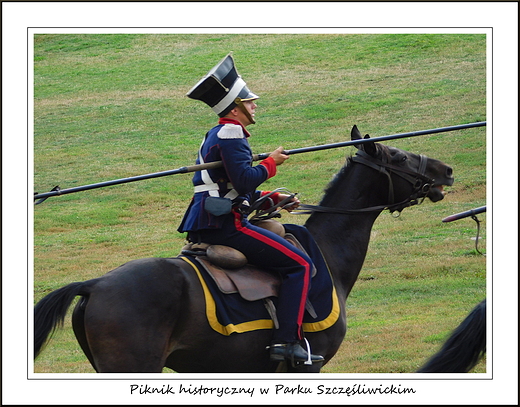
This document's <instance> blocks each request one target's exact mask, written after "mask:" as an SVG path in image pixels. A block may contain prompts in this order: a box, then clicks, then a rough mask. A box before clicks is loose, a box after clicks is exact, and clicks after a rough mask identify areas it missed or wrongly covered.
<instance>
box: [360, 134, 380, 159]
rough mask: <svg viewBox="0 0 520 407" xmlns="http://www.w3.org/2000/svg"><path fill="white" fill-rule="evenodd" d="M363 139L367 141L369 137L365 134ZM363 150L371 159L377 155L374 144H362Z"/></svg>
mask: <svg viewBox="0 0 520 407" xmlns="http://www.w3.org/2000/svg"><path fill="white" fill-rule="evenodd" d="M364 138H365V139H368V138H370V136H369V135H368V134H365V137H364ZM363 150H364V151H365V153H367V154H368V155H371V156H372V157H375V156H376V154H377V148H376V143H364V144H363Z"/></svg>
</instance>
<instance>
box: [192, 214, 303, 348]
mask: <svg viewBox="0 0 520 407" xmlns="http://www.w3.org/2000/svg"><path fill="white" fill-rule="evenodd" d="M224 216H226V219H225V221H224V224H223V227H222V228H221V229H203V230H199V231H197V232H190V234H189V238H190V240H192V241H194V242H196V241H197V240H198V238H200V240H201V241H202V242H204V243H209V244H221V245H225V246H230V247H233V248H234V249H237V250H239V251H241V252H242V253H243V254H244V255H245V256H246V257H247V259H248V262H249V263H250V264H254V265H257V266H260V267H262V268H265V269H268V270H271V271H275V272H277V273H279V274H280V276H281V277H282V284H281V287H280V292H279V295H278V306H277V316H278V322H279V324H280V328H279V329H275V330H274V332H273V341H275V342H295V341H297V340H301V339H303V330H302V323H303V314H304V312H305V303H306V300H307V294H308V292H309V288H310V277H311V269H312V260H311V259H310V258H309V257H308V256H307V255H306V254H305V253H303V252H302V251H301V250H299V249H297V248H296V247H294V246H293V245H292V244H291V243H289V242H287V241H286V240H285V239H283V238H282V237H280V236H278V235H277V234H275V233H273V232H270V231H269V230H266V229H263V228H260V227H257V226H254V225H253V224H251V223H250V222H249V221H248V220H247V218H243V216H242V215H241V214H240V213H238V212H234V211H233V212H231V213H230V214H229V215H224Z"/></svg>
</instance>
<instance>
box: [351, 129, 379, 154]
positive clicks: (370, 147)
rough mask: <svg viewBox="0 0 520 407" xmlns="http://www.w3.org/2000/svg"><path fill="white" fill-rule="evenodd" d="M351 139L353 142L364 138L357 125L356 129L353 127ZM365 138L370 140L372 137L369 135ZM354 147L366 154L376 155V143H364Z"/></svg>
mask: <svg viewBox="0 0 520 407" xmlns="http://www.w3.org/2000/svg"><path fill="white" fill-rule="evenodd" d="M350 137H351V139H352V140H361V139H362V138H363V137H361V133H360V131H359V129H358V128H357V126H356V125H354V127H352V131H351V132H350ZM364 138H365V139H367V138H370V136H369V135H368V134H366V135H365V137H364ZM354 145H355V147H356V148H357V149H358V150H363V151H364V152H365V153H367V154H369V155H371V156H375V155H376V152H377V149H376V146H375V143H363V144H354Z"/></svg>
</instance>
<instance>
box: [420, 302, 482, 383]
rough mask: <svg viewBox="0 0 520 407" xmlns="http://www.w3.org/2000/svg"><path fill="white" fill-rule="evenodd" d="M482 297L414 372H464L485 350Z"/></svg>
mask: <svg viewBox="0 0 520 407" xmlns="http://www.w3.org/2000/svg"><path fill="white" fill-rule="evenodd" d="M486 308H487V307H486V300H485V299H484V300H482V301H481V302H479V303H478V304H477V305H476V306H475V308H473V309H472V310H471V312H470V313H469V314H468V316H467V317H466V318H464V320H463V321H462V322H461V323H460V325H459V326H458V327H457V328H455V329H454V330H453V332H452V333H451V334H450V336H449V337H448V339H447V340H446V341H445V342H444V344H443V345H442V347H441V348H440V349H439V351H438V352H437V353H435V355H433V356H432V357H431V358H430V359H428V361H427V362H426V363H425V364H424V365H423V366H421V368H420V369H419V370H417V373H467V372H469V371H470V370H471V369H473V368H474V367H475V366H476V365H477V363H478V362H479V361H480V359H482V357H484V355H485V353H486Z"/></svg>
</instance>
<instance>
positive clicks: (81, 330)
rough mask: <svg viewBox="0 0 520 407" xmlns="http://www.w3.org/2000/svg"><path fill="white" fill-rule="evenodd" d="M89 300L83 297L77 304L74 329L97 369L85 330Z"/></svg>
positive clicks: (73, 319) (74, 314) (80, 343)
mask: <svg viewBox="0 0 520 407" xmlns="http://www.w3.org/2000/svg"><path fill="white" fill-rule="evenodd" d="M87 301H88V298H87V297H81V299H80V300H79V302H78V303H77V304H76V307H75V308H74V311H73V312H72V329H73V330H74V335H76V339H77V341H78V343H79V345H80V346H81V349H82V350H83V353H85V355H86V356H87V358H88V360H89V362H90V364H91V365H92V367H93V368H94V369H95V370H96V371H97V368H96V365H95V364H94V358H93V356H92V352H91V351H90V348H89V346H88V341H87V334H86V332H85V306H86V304H87Z"/></svg>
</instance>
